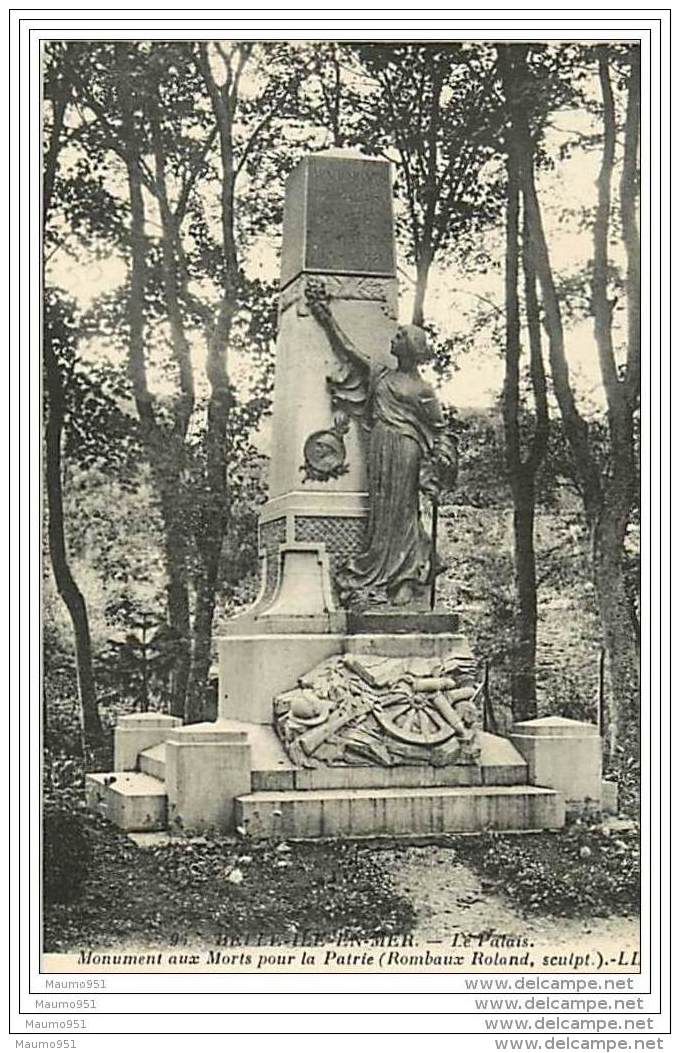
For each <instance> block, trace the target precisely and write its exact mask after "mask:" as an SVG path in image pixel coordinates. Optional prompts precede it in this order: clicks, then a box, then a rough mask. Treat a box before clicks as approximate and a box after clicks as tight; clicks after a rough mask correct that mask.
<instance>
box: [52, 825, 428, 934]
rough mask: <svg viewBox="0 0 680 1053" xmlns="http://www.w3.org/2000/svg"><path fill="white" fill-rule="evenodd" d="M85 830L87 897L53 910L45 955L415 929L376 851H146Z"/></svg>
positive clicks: (307, 847)
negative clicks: (136, 944)
mask: <svg viewBox="0 0 680 1053" xmlns="http://www.w3.org/2000/svg"><path fill="white" fill-rule="evenodd" d="M86 830H87V832H88V834H89V837H90V841H91V845H92V856H91V860H90V862H89V865H88V866H87V877H86V880H85V883H84V886H83V889H82V893H81V895H80V897H79V898H78V899H76V900H75V902H72V903H70V904H63V903H52V904H47V905H46V908H45V930H44V932H45V936H44V944H45V950H46V951H66V950H69V949H76V948H79V947H82V946H84V945H90V946H97V945H99V946H102V945H106V946H111V945H114V944H116V943H130V942H140V943H144V944H147V945H154V944H159V945H161V944H162V945H166V944H167V943H168V941H169V940H171V939H173V940H174V941H175V942H178V943H180V944H188V943H192V942H200V941H206V942H211V941H214V940H215V939H219V938H224V937H228V938H229V939H230V940H234V941H239V940H241V941H243V942H244V943H247V942H249V940H248V937H249V936H250V937H251V938H252V936H253V934H256V935H257V936H258V937H259V938H260V942H268V941H269V942H271V943H281V942H283V943H285V942H286V941H287V940H288V941H294V940H295V939H296V938H297V937H299V934H300V933H301V932H303V931H307V932H309V931H311V932H314V933H316V934H319V935H320V936H323V935H325V934H328V936H329V937H330V936H332V935H333V934H335V933H338V932H339V931H342V932H343V934H345V935H346V936H352V937H356V938H357V939H362V940H367V939H369V938H370V937H371V936H373V935H376V934H387V933H395V932H409V931H410V930H411V928H412V926H413V924H414V911H413V907H412V905H411V903H410V902H409V901H408V899H407V898H405V897H404V896H400V895H399V894H398V893H397V892H396V891H395V889H394V886H393V884H392V882H391V880H390V878H389V876H388V874H387V872H386V870H385V868H384V867H383V866H381V860H380V855H379V853H376V852H374V851H373V850H372V849H371V847H370V846H369V845H363V844H357V843H348V842H345V843H341V842H337V843H334V844H332V845H331V844H319V843H309V844H293V845H286V844H284V843H279V844H275V843H274V844H270V843H268V842H267V843H261V844H247V843H244V842H236V841H234V840H228V839H200V840H196V841H193V842H190V843H183V844H175V845H164V846H160V847H157V848H144V849H140V848H138V847H137V846H136V845H135V844H133V842H132V841H130V840H129V839H128V838H127V837H125V836H123V835H122V834H120V833H118V832H117V831H115V830H113V829H112V828H111V827H109V826H108V825H106V824H104V823H103V822H101V821H98V820H92V819H88V820H87V823H86ZM48 865H49V863H48Z"/></svg>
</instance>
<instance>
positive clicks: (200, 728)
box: [165, 721, 251, 834]
mask: <svg viewBox="0 0 680 1053" xmlns="http://www.w3.org/2000/svg"><path fill="white" fill-rule="evenodd" d="M165 790H166V793H167V798H168V826H169V829H170V830H171V831H173V832H176V833H184V834H187V833H200V832H202V831H207V830H223V831H230V830H232V829H233V828H234V801H235V799H236V798H237V797H238V796H239V795H241V794H247V793H250V790H251V751H250V745H249V743H248V736H247V734H246V733H245V732H244V731H234V730H233V729H230V728H225V727H223V726H221V725H220V722H219V721H217V722H216V723H214V724H191V725H189V726H188V727H184V728H178V729H177V730H176V731H173V732H172V734H171V735H170V737H169V738H168V740H167V742H166V745H165Z"/></svg>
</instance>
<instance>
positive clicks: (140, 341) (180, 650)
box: [119, 45, 191, 716]
mask: <svg viewBox="0 0 680 1053" xmlns="http://www.w3.org/2000/svg"><path fill="white" fill-rule="evenodd" d="M125 47H127V45H123V46H120V47H119V55H120V57H121V69H123V70H124V69H125V61H126V52H125V50H124V49H125ZM120 83H121V112H122V117H123V123H122V134H123V142H124V144H125V151H126V152H125V161H126V168H127V176H128V189H129V197H130V247H131V257H132V260H131V271H130V293H129V298H128V328H129V361H128V367H129V373H130V377H131V380H132V386H133V390H134V396H135V404H136V406H137V415H138V417H139V421H140V425H141V434H142V440H143V442H144V448H145V451H146V455H147V459H148V462H149V466H150V468H151V472H152V476H153V479H154V484H155V488H156V492H157V493H158V495H159V500H160V508H161V517H162V520H163V535H164V537H163V548H164V554H165V567H166V574H167V579H168V580H167V605H168V623H169V625H170V627H171V628H172V630H173V632H174V636H175V639H176V660H175V664H174V668H173V674H172V686H171V694H170V701H169V709H170V712H171V714H172V715H173V716H183V715H184V707H185V700H186V690H187V682H188V678H189V668H190V664H191V627H190V617H189V589H188V576H187V567H186V530H187V525H186V523H185V521H184V520H185V516H184V515H183V500H182V493H181V465H182V463H183V452H184V451H183V436H182V434H181V431H180V433H179V434H174V433H172V432H170V430H169V429H167V428H164V427H163V426H162V425H161V424H159V423H158V421H157V420H156V414H155V410H154V403H153V398H152V395H151V393H150V391H149V389H148V385H147V376H146V359H145V347H144V330H145V305H144V297H145V291H146V253H147V243H146V234H145V207H144V196H143V191H142V176H141V170H140V147H139V143H138V136H137V126H136V122H135V116H134V102H133V99H132V98H131V96H130V89H129V83H128V81H127V80H126V78H125V76H121V82H120ZM164 262H166V263H167V259H165V260H164ZM173 321H174V319H171V322H173ZM180 371H181V366H180ZM185 417H186V414H185ZM186 419H187V420H188V417H186Z"/></svg>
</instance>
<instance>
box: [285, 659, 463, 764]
mask: <svg viewBox="0 0 680 1053" xmlns="http://www.w3.org/2000/svg"><path fill="white" fill-rule="evenodd" d="M473 674H474V662H473V661H472V660H468V659H467V658H460V657H456V658H453V659H449V660H448V661H447V660H442V659H438V658H419V657H407V658H388V657H383V656H379V655H357V654H346V655H339V656H336V657H334V658H330V659H327V660H326V661H324V662H322V663H321V664H320V665H318V666H316V667H315V668H314V669H313V670H312V671H311V672H310V673H307V674H306V675H305V676H303V677H301V678H300V681H299V686H298V687H297V688H295V689H294V690H292V691H287V692H286V693H285V694H283V695H279V696H278V698H277V699H276V700H275V703H274V723H275V726H276V728H277V731H278V733H279V735H280V737H281V739H282V741H283V743H284V745H285V746H286V749H287V750H288V754H289V756H290V757H291V759H292V760H293V761H294V762H295V763H296V764H299V765H302V766H305V767H310V766H312V767H314V766H318V765H320V764H354V765H356V764H364V765H366V764H379V765H384V766H388V767H389V766H392V765H395V764H432V765H437V766H441V765H444V764H471V763H476V762H477V761H478V758H479V736H478V731H479V714H478V709H477V701H478V698H479V696H480V693H481V684H478V683H475V681H474V676H473Z"/></svg>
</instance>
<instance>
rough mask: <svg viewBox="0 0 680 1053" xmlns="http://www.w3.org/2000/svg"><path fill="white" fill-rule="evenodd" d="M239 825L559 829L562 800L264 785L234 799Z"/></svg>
mask: <svg viewBox="0 0 680 1053" xmlns="http://www.w3.org/2000/svg"><path fill="white" fill-rule="evenodd" d="M236 824H237V827H239V828H240V829H241V830H245V832H246V834H247V836H248V837H253V838H256V839H257V838H265V837H282V838H283V837H285V838H293V839H294V838H302V839H304V838H315V837H376V836H381V835H386V834H387V835H395V836H399V835H404V834H439V833H481V832H483V831H485V830H555V829H559V828H560V827H562V826H564V800H563V798H562V796H561V794H559V793H557V792H556V791H554V790H548V789H543V788H542V787H538V786H438V787H408V788H403V789H401V788H395V787H387V788H381V789H379V788H370V789H346V790H338V789H335V790H332V789H330V790H300V791H297V790H282V791H278V792H267V791H263V790H260V791H257V792H255V793H250V794H244V795H243V796H241V797H237V798H236Z"/></svg>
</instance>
